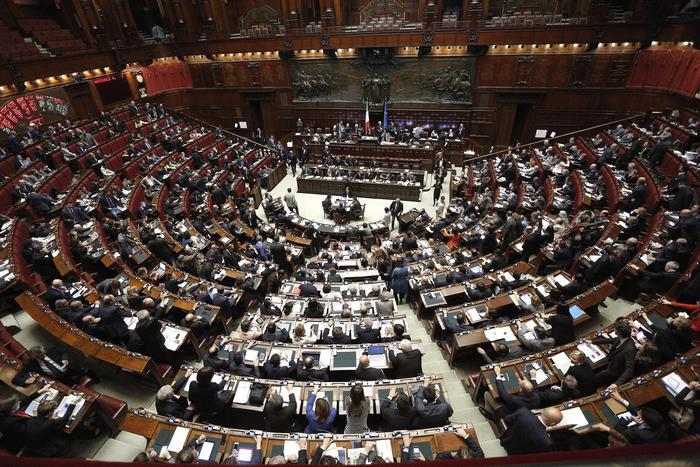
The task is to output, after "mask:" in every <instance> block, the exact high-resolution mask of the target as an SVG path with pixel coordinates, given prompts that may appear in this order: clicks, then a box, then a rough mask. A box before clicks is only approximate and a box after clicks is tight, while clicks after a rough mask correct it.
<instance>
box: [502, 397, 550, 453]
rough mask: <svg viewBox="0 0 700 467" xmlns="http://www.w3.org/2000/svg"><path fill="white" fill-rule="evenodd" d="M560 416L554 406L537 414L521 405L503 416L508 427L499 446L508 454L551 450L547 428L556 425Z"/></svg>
mask: <svg viewBox="0 0 700 467" xmlns="http://www.w3.org/2000/svg"><path fill="white" fill-rule="evenodd" d="M562 418H563V416H562V413H561V410H559V409H558V408H556V407H547V408H546V409H544V410H543V411H542V413H540V414H539V415H535V414H534V413H532V412H531V411H530V410H529V409H527V408H525V407H521V408H519V409H518V410H516V411H515V412H513V413H512V414H510V415H507V416H506V417H505V423H506V426H507V427H508V428H507V429H506V431H505V433H503V435H501V446H503V448H504V449H505V450H506V452H507V453H508V454H509V455H515V454H533V453H538V452H547V451H551V450H552V448H553V446H554V442H553V441H552V438H550V437H549V433H548V430H547V429H548V428H549V427H553V426H555V425H558V424H559V423H560V422H561V420H562Z"/></svg>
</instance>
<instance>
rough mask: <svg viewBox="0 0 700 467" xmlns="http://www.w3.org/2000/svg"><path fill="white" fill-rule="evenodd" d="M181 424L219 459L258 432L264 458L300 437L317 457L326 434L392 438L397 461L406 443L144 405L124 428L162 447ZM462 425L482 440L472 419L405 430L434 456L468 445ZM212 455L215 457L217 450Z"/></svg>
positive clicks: (345, 442) (348, 439) (249, 444)
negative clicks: (202, 419)
mask: <svg viewBox="0 0 700 467" xmlns="http://www.w3.org/2000/svg"><path fill="white" fill-rule="evenodd" d="M178 427H180V428H181V429H184V430H186V435H185V437H184V441H185V443H186V442H187V441H190V440H193V439H196V438H197V437H198V436H199V435H200V434H204V435H205V436H206V437H207V441H210V442H214V443H215V446H214V448H216V449H212V452H214V451H216V461H220V460H221V459H223V458H226V457H227V456H228V455H230V453H231V451H232V450H233V445H234V444H235V443H238V444H239V449H240V448H246V449H252V448H254V447H255V437H256V436H260V437H261V438H262V446H261V455H262V458H263V462H264V461H265V460H266V459H269V458H270V457H273V456H275V455H278V454H281V452H280V451H281V449H280V447H281V446H284V443H285V442H287V441H298V440H299V439H305V440H307V443H308V444H307V455H308V458H309V459H311V458H312V457H313V453H314V452H315V451H316V449H317V448H318V446H320V444H321V443H322V441H323V438H324V437H325V436H332V438H333V441H334V442H335V443H336V445H338V446H340V447H345V448H350V447H354V446H358V443H361V442H362V441H378V440H390V441H391V448H392V457H393V459H387V460H390V461H397V460H398V459H400V458H401V447H402V443H403V441H402V434H403V432H397V433H387V432H370V433H368V434H366V435H344V434H334V435H327V434H319V435H307V434H303V433H301V434H297V433H294V434H287V433H270V432H262V431H247V430H240V429H235V428H224V427H217V426H212V425H205V424H199V423H193V422H185V421H179V420H173V419H168V418H166V417H162V416H159V415H157V414H155V413H152V412H149V411H146V410H143V409H132V410H130V411H129V413H128V415H127V417H126V418H125V420H124V421H123V422H122V424H121V427H120V428H121V429H122V430H124V431H128V432H130V433H134V434H137V435H140V436H144V437H145V438H147V439H148V447H154V448H159V446H168V444H169V443H170V441H171V440H172V437H173V435H174V433H175V429H176V428H178ZM458 428H463V429H465V430H466V431H467V432H468V433H469V435H470V436H471V437H472V438H473V439H474V441H476V442H477V443H478V438H477V436H476V432H475V430H474V427H473V426H472V425H471V424H469V423H467V424H452V425H449V426H447V427H439V428H426V429H420V430H410V431H406V432H405V433H406V434H408V435H409V436H411V437H412V446H416V447H418V448H419V449H420V450H421V452H422V453H423V455H424V456H425V457H426V459H432V458H433V457H434V455H435V453H439V452H449V451H456V450H459V449H461V448H462V447H464V446H465V442H464V440H463V439H462V438H460V437H459V436H457V435H456V434H454V430H456V429H458ZM183 434H184V433H183ZM185 443H183V444H185ZM156 450H159V449H156ZM176 454H177V453H176V452H171V456H173V457H175V455H176ZM212 457H214V455H213V454H212Z"/></svg>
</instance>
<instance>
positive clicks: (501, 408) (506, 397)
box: [480, 366, 540, 420]
mask: <svg viewBox="0 0 700 467" xmlns="http://www.w3.org/2000/svg"><path fill="white" fill-rule="evenodd" d="M493 371H494V373H496V391H498V397H499V400H496V399H495V398H494V397H493V395H491V392H490V391H487V392H486V393H485V394H484V407H483V409H484V410H480V411H481V413H482V414H483V415H484V416H485V417H486V418H489V419H491V420H494V419H500V418H503V417H505V416H506V415H508V414H511V413H513V412H515V411H516V410H518V409H519V408H521V407H525V408H527V409H536V408H538V407H540V394H539V393H538V392H535V384H534V383H533V382H532V381H530V380H529V379H521V378H518V388H519V390H518V393H516V394H513V395H511V394H509V393H508V391H507V390H506V388H505V386H504V385H503V381H505V376H503V375H502V374H501V367H500V366H495V367H494V368H493Z"/></svg>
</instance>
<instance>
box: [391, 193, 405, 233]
mask: <svg viewBox="0 0 700 467" xmlns="http://www.w3.org/2000/svg"><path fill="white" fill-rule="evenodd" d="M389 212H391V230H394V225H395V224H396V218H397V217H399V216H400V215H401V213H403V203H402V202H401V198H399V197H397V198H396V199H395V200H394V201H392V202H391V204H390V205H389Z"/></svg>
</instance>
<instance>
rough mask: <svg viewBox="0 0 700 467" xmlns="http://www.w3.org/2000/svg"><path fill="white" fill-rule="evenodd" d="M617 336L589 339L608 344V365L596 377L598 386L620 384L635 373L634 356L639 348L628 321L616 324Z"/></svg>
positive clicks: (596, 342)
mask: <svg viewBox="0 0 700 467" xmlns="http://www.w3.org/2000/svg"><path fill="white" fill-rule="evenodd" d="M615 334H617V337H615V338H598V339H593V340H592V341H587V342H590V343H593V344H596V345H597V344H607V345H609V346H610V351H609V352H608V367H607V368H606V369H605V370H603V371H601V372H600V373H598V374H597V375H596V378H595V385H596V387H600V386H607V385H609V384H611V383H613V384H615V385H617V386H620V385H621V384H624V383H626V382H627V381H629V379H630V378H632V375H633V374H634V358H635V355H636V353H637V349H636V347H635V345H634V341H633V340H632V339H631V338H630V336H631V334H632V330H631V328H630V326H629V325H628V324H626V323H618V324H617V325H616V326H615Z"/></svg>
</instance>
